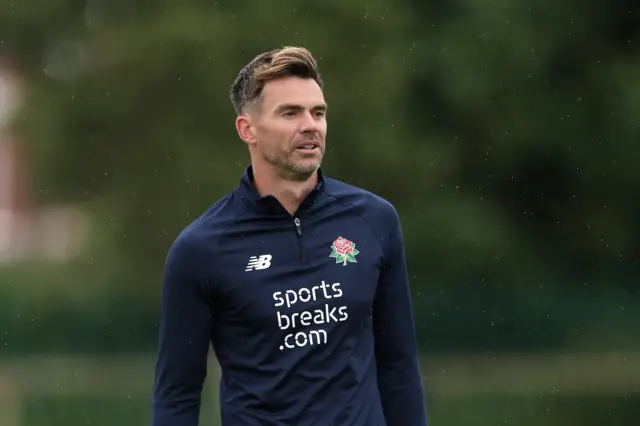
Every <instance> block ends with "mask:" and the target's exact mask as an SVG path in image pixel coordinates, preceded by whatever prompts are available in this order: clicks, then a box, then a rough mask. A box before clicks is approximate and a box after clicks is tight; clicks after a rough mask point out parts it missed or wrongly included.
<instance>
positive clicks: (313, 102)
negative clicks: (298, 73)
mask: <svg viewBox="0 0 640 426" xmlns="http://www.w3.org/2000/svg"><path fill="white" fill-rule="evenodd" d="M256 109H257V112H256V113H255V114H253V120H252V121H253V124H254V135H255V138H254V142H253V144H252V148H253V149H254V150H255V153H256V154H258V155H261V156H262V157H263V159H264V160H266V162H267V163H269V164H270V165H272V166H273V167H274V168H275V169H276V170H277V172H278V173H279V174H280V175H281V176H282V177H284V178H286V179H293V180H305V179H307V178H309V176H311V174H313V172H315V171H316V170H317V169H318V168H319V167H320V163H321V162H322V158H323V156H324V151H325V137H326V134H327V121H326V109H327V105H326V103H325V100H324V95H323V93H322V90H321V89H320V86H319V85H318V84H317V83H316V82H315V81H314V80H313V79H310V78H309V79H302V78H298V77H287V78H282V79H278V80H273V81H270V82H268V83H267V84H266V85H265V87H264V90H263V94H262V101H261V102H260V104H259V105H258V106H257V108H256Z"/></svg>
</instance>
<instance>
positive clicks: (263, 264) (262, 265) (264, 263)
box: [245, 254, 271, 272]
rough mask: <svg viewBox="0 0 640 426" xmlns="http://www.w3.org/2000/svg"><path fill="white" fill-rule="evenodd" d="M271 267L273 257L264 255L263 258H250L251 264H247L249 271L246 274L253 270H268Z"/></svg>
mask: <svg viewBox="0 0 640 426" xmlns="http://www.w3.org/2000/svg"><path fill="white" fill-rule="evenodd" d="M269 266H271V255H270V254H263V255H261V256H251V257H250V258H249V263H248V264H247V269H245V272H248V271H251V270H252V269H255V270H258V269H267V268H268V267H269Z"/></svg>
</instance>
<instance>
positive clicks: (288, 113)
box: [282, 111, 296, 117]
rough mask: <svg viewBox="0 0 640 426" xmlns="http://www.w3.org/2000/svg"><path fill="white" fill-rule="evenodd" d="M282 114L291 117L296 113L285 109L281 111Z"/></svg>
mask: <svg viewBox="0 0 640 426" xmlns="http://www.w3.org/2000/svg"><path fill="white" fill-rule="evenodd" d="M282 115H283V116H285V117H293V116H294V115H296V112H295V111H285V112H283V113H282Z"/></svg>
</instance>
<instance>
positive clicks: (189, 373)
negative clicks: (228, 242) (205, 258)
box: [151, 237, 213, 426]
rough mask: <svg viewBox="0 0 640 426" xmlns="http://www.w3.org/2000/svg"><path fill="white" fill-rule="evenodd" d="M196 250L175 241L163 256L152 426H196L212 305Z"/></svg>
mask: <svg viewBox="0 0 640 426" xmlns="http://www.w3.org/2000/svg"><path fill="white" fill-rule="evenodd" d="M195 247H196V246H195V244H194V243H193V241H191V240H189V239H186V238H180V237H179V238H178V240H176V242H175V243H174V245H173V246H172V248H171V250H170V251H169V254H168V256H167V261H166V265H165V274H164V281H163V287H162V302H161V303H162V304H161V317H160V325H159V339H158V354H157V363H156V370H155V381H154V388H153V401H152V409H151V426H197V425H198V420H199V415H200V402H201V394H202V386H203V382H204V379H205V377H206V374H207V355H208V350H209V342H210V336H211V329H212V311H213V307H212V303H211V300H210V296H209V294H208V292H207V291H206V283H205V282H204V280H202V279H201V278H199V277H200V276H201V274H200V271H199V269H198V268H199V267H200V269H201V268H202V265H199V264H198V253H197V250H196V248H195Z"/></svg>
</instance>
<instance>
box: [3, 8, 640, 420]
mask: <svg viewBox="0 0 640 426" xmlns="http://www.w3.org/2000/svg"><path fill="white" fill-rule="evenodd" d="M633 5H634V4H633V3H632V2H631V0H620V1H616V2H599V3H597V2H592V3H588V2H584V1H582V0H566V1H563V2H558V1H552V0H541V1H539V2H535V3H534V2H530V1H524V0H512V1H506V0H473V1H469V0H443V1H435V0H432V1H417V0H405V1H403V2H392V1H391V0H377V1H373V0H372V1H363V0H353V1H348V2H344V1H337V0H327V1H324V2H298V1H293V0H282V1H279V2H260V1H257V0H253V1H249V0H241V1H235V2H227V1H212V0H180V1H177V0H47V1H35V0H21V1H15V0H0V56H3V57H6V56H9V57H11V58H13V59H14V60H15V61H16V63H17V66H18V68H19V70H20V72H21V73H22V74H23V77H24V79H25V82H26V84H27V85H26V89H27V92H26V99H25V103H24V105H23V109H22V111H21V114H20V115H19V119H18V120H17V121H16V123H15V131H16V132H17V133H18V134H19V135H21V136H23V140H24V141H25V142H26V144H27V149H28V152H29V155H30V160H31V165H30V166H31V168H30V172H31V173H32V179H31V180H32V182H33V185H34V187H33V189H34V191H35V195H36V202H37V203H38V204H50V203H65V204H73V205H75V206H77V207H80V208H82V209H83V210H84V211H86V212H87V213H88V214H90V217H91V220H92V230H93V233H92V240H91V244H90V246H89V247H87V248H86V250H85V251H84V252H83V254H82V256H81V257H80V258H78V259H75V260H74V261H73V262H72V263H70V264H66V265H42V264H38V265H35V266H34V265H33V264H31V263H25V264H15V265H9V266H4V265H3V266H2V268H0V300H2V305H1V306H2V309H0V324H2V326H3V327H2V328H0V330H1V331H3V333H4V336H3V343H4V345H3V346H1V347H2V351H0V355H16V354H17V355H19V356H20V357H22V356H23V355H25V354H31V353H37V352H82V353H98V354H105V353H107V352H114V351H118V352H138V351H140V352H143V351H149V352H151V353H152V351H154V350H155V342H156V321H157V318H158V317H157V316H158V309H159V297H160V286H161V280H162V269H163V264H164V258H165V255H166V252H167V250H168V248H169V245H170V244H171V243H172V241H173V239H174V238H175V237H176V235H177V234H178V232H179V231H180V230H181V229H182V228H183V227H184V226H186V225H187V224H188V223H189V222H190V221H192V220H193V219H195V218H196V217H197V216H198V215H200V213H201V212H202V211H204V210H205V209H206V208H207V207H208V206H209V205H211V204H213V203H214V202H215V201H216V200H217V199H218V198H219V197H221V196H222V195H224V194H225V193H226V192H228V191H230V190H232V189H233V188H234V187H235V186H236V185H237V183H238V181H239V179H240V175H241V173H242V171H243V169H244V168H245V167H246V165H247V161H248V155H247V153H246V148H245V146H244V144H243V143H242V142H241V141H240V140H239V139H238V137H237V135H236V134H235V130H234V126H233V120H234V118H235V117H234V114H233V109H232V107H231V104H230V102H229V100H228V95H227V93H228V90H229V87H230V85H231V83H232V81H233V79H234V78H235V76H236V74H237V72H238V71H239V70H240V68H241V67H242V66H243V65H244V64H246V63H247V62H248V61H249V60H251V59H252V58H253V57H254V56H255V55H257V54H258V53H260V52H262V51H264V50H267V49H272V48H274V47H279V46H282V45H304V46H306V47H308V48H310V49H311V50H312V52H313V53H314V54H315V55H316V56H317V57H318V59H319V62H320V66H321V71H322V73H323V77H324V79H325V81H326V83H327V85H326V97H327V100H328V103H329V105H330V112H329V134H328V155H327V157H326V163H325V166H324V167H325V170H326V172H327V174H328V175H330V176H332V177H335V178H338V179H341V180H345V181H347V182H350V183H353V184H356V185H359V186H362V187H364V188H366V189H368V190H371V191H373V192H375V193H377V194H379V195H382V196H383V197H385V198H387V199H389V200H390V201H392V202H393V203H394V204H395V205H396V207H397V208H398V210H399V211H400V213H401V217H402V219H403V224H404V229H405V236H406V244H407V249H408V256H409V258H408V261H409V267H410V273H411V276H412V285H413V293H414V305H415V312H416V322H417V325H418V333H419V340H420V343H421V345H422V349H423V352H424V353H425V354H433V353H435V352H437V351H441V350H444V351H471V352H473V351H500V350H509V351H521V352H533V351H543V350H555V351H557V352H558V353H562V352H564V351H581V350H592V351H599V352H601V351H602V352H604V351H615V350H637V349H638V347H640V345H639V342H638V338H637V333H636V327H635V325H636V324H637V323H638V321H639V320H640V302H639V300H640V298H639V297H638V290H637V289H638V285H637V283H638V282H639V281H640V265H639V246H640V221H639V220H638V218H639V217H640V207H639V206H638V205H636V204H635V201H636V196H637V194H638V193H639V192H640V191H639V189H640V172H639V171H638V170H639V168H638V167H637V165H636V163H637V159H638V158H640V144H638V143H637V141H638V140H640V56H638V54H637V52H638V43H639V38H638V35H639V33H640V15H639V14H638V13H637V10H635V9H637V8H635V9H634V8H633V7H632V6H633ZM634 12H635V13H634ZM624 367H625V366H624V365H622V366H620V368H624ZM594 368H597V366H596V367H594ZM445 373H446V372H445V371H442V374H445ZM585 374H588V372H585ZM0 379H2V377H0ZM132 380H133V379H132ZM149 380H150V383H151V378H150V379H149ZM427 382H428V380H427ZM96 386H97V387H99V386H100V385H99V384H97V385H96ZM427 388H428V398H429V399H430V401H429V407H430V418H431V421H432V422H433V423H434V424H440V423H442V424H447V425H452V426H454V425H458V424H460V425H462V424H465V425H466V424H469V423H470V422H472V423H474V424H476V425H484V424H486V425H489V424H491V425H495V424H498V423H500V424H507V423H510V424H522V425H525V424H541V423H542V424H545V425H548V426H553V425H566V424H601V423H603V422H608V423H611V424H617V425H623V424H635V423H637V418H638V410H637V406H638V404H637V402H638V401H637V399H638V395H637V392H635V393H634V394H630V395H615V394H607V393H606V392H605V391H603V393H602V394H597V395H590V394H583V395H580V394H578V395H571V394H567V393H563V392H562V389H558V391H557V392H555V393H551V394H548V393H544V392H542V391H541V392H539V393H535V394H531V395H517V394H504V395H494V394H489V393H485V392H484V390H483V389H478V391H480V394H479V395H469V396H447V395H441V394H438V390H437V389H431V388H429V384H428V383H427ZM208 398H209V397H207V398H206V399H205V404H204V406H205V408H206V409H207V410H209V411H208V414H205V417H206V418H207V419H208V418H212V417H215V415H214V414H211V413H212V412H213V411H212V410H213V408H211V401H212V400H211V399H208ZM147 401H148V397H147V396H144V395H139V394H132V395H124V394H123V395H120V396H114V397H112V398H111V397H109V398H107V397H105V396H91V395H79V396H78V397H77V398H76V397H71V396H69V395H58V396H53V395H39V394H33V395H27V396H26V397H25V406H24V410H23V411H24V417H25V423H26V424H28V425H32V426H38V425H44V424H47V425H55V424H68V423H72V424H74V423H78V422H83V423H91V424H96V425H101V424H105V425H106V424H113V423H114V422H116V421H117V422H120V423H121V424H122V425H125V424H140V423H141V422H145V421H146V420H145V419H147V418H148V415H147V413H148V404H147ZM462 406H464V407H465V408H464V409H462V410H461V409H460V407H462ZM124 418H126V419H127V420H124V421H123V419H124ZM127 421H128V423H127ZM625 422H626V423H625Z"/></svg>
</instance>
